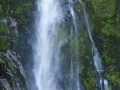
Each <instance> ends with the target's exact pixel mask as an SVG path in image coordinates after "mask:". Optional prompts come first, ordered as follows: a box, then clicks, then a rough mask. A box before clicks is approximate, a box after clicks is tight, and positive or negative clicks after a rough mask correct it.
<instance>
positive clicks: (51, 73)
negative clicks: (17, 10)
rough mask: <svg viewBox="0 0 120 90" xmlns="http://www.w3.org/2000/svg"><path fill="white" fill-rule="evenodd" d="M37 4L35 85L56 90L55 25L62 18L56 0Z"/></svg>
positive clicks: (57, 71) (39, 0)
mask: <svg viewBox="0 0 120 90" xmlns="http://www.w3.org/2000/svg"><path fill="white" fill-rule="evenodd" d="M37 6H38V11H37V12H38V13H37V15H36V17H37V18H36V29H37V30H36V36H37V37H36V39H37V40H36V41H37V42H35V45H34V62H35V64H34V75H35V80H36V86H37V88H38V90H57V87H56V86H57V80H56V78H57V77H58V75H60V70H59V50H60V43H56V38H57V26H58V24H59V23H60V22H61V20H62V18H63V16H62V10H61V8H60V4H59V2H58V0H38V1H37Z"/></svg>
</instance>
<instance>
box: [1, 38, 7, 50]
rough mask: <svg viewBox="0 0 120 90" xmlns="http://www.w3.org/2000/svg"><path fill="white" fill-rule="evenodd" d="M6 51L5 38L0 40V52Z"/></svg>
mask: <svg viewBox="0 0 120 90" xmlns="http://www.w3.org/2000/svg"><path fill="white" fill-rule="evenodd" d="M7 49H8V46H7V40H6V39H5V38H1V39H0V51H6V50H7Z"/></svg>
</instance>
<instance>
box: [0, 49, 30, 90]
mask: <svg viewBox="0 0 120 90" xmlns="http://www.w3.org/2000/svg"><path fill="white" fill-rule="evenodd" d="M0 55H1V58H0V69H1V71H2V72H0V88H2V89H4V90H28V87H27V83H26V76H25V72H24V69H23V66H22V64H21V62H20V57H19V56H17V55H16V53H15V52H12V51H10V50H7V52H1V53H0Z"/></svg>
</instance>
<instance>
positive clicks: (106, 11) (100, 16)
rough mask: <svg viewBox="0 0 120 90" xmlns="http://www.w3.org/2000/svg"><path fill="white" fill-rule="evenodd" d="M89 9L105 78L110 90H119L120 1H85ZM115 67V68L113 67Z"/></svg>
mask: <svg viewBox="0 0 120 90" xmlns="http://www.w3.org/2000/svg"><path fill="white" fill-rule="evenodd" d="M85 2H86V6H87V8H89V10H88V11H89V19H90V23H92V24H91V25H92V26H93V30H92V32H93V39H94V41H95V44H96V46H97V48H98V50H99V52H100V55H101V57H102V59H103V62H104V65H105V66H104V67H105V69H106V68H109V69H106V70H105V77H106V78H107V80H108V81H109V83H110V85H109V89H110V90H114V89H115V90H118V88H119V85H120V82H119V81H120V79H119V78H120V72H119V70H118V69H117V64H118V62H119V60H120V57H119V54H118V53H120V51H119V48H120V13H119V12H118V4H117V2H118V0H85ZM111 65H114V66H115V67H111Z"/></svg>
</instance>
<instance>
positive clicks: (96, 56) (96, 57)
mask: <svg viewBox="0 0 120 90" xmlns="http://www.w3.org/2000/svg"><path fill="white" fill-rule="evenodd" d="M79 1H80V4H81V5H82V8H83V12H84V17H85V22H86V26H87V31H88V35H89V38H90V40H91V43H92V51H93V60H94V65H95V67H96V70H97V72H98V74H99V80H98V81H99V84H98V87H99V85H100V89H101V90H108V82H107V80H106V79H104V78H103V77H102V73H103V71H104V70H103V69H102V63H101V58H100V55H99V52H98V50H97V48H96V46H95V44H94V41H93V39H92V36H91V30H90V26H89V24H88V18H87V14H86V10H85V6H84V4H83V2H82V1H81V0H79ZM103 85H104V86H103Z"/></svg>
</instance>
